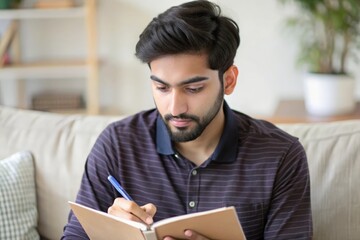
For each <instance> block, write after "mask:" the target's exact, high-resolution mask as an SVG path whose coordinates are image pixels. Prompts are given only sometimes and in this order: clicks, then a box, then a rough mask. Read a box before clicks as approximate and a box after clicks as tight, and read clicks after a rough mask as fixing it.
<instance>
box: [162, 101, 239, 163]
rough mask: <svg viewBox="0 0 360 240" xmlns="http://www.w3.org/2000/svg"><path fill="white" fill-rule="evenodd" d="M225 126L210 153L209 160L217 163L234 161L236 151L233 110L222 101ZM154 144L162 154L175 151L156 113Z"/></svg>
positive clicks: (236, 136) (236, 137)
mask: <svg viewBox="0 0 360 240" xmlns="http://www.w3.org/2000/svg"><path fill="white" fill-rule="evenodd" d="M224 114H225V126H224V131H223V133H222V135H221V138H220V141H219V144H218V145H217V147H216V149H215V151H214V153H213V154H212V155H211V157H210V159H211V161H215V162H219V163H231V162H233V161H235V158H236V151H237V145H238V135H237V133H238V131H237V127H236V121H235V115H234V112H233V111H232V110H231V109H230V107H229V106H228V104H227V103H226V102H225V101H224ZM156 126H157V127H156V145H157V152H158V153H159V154H163V155H173V154H175V151H174V149H173V147H172V142H171V139H170V136H169V133H168V130H167V128H166V125H165V123H164V121H163V119H162V118H161V116H160V115H158V117H157V120H156Z"/></svg>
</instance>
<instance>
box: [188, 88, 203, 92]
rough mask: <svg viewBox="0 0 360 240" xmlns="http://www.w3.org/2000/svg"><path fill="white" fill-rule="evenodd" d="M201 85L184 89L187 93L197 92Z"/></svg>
mask: <svg viewBox="0 0 360 240" xmlns="http://www.w3.org/2000/svg"><path fill="white" fill-rule="evenodd" d="M202 89H203V88H202V87H197V88H190V87H189V88H186V91H188V92H189V93H198V92H200V91H201V90H202Z"/></svg>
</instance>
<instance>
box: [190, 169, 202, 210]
mask: <svg viewBox="0 0 360 240" xmlns="http://www.w3.org/2000/svg"><path fill="white" fill-rule="evenodd" d="M188 184H189V185H188V189H189V192H188V203H187V207H188V212H189V213H190V212H195V211H196V208H197V205H198V198H199V196H198V192H199V186H200V179H199V170H198V169H192V170H191V171H190V173H189V182H188Z"/></svg>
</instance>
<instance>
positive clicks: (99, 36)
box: [0, 0, 360, 116]
mask: <svg viewBox="0 0 360 240" xmlns="http://www.w3.org/2000/svg"><path fill="white" fill-rule="evenodd" d="M1 1H3V0H1ZM183 2H186V1H181V0H171V1H169V0H156V1H143V0H99V1H97V3H96V14H95V15H94V16H96V17H95V26H93V27H94V29H96V31H95V32H96V34H94V36H96V41H95V45H96V52H97V54H96V55H97V56H96V57H97V59H98V62H99V65H98V80H99V88H98V93H99V98H98V102H99V107H100V113H102V112H103V113H106V114H108V113H110V114H133V113H135V112H138V111H140V110H144V109H148V108H153V107H154V104H153V100H152V96H151V89H150V79H149V69H148V67H147V66H146V65H144V64H142V63H141V62H140V61H139V60H137V59H136V58H135V56H134V49H135V44H136V42H137V40H138V37H139V34H140V33H141V32H142V30H143V29H144V28H145V27H146V25H147V24H148V23H149V21H151V19H152V18H153V17H155V16H156V15H157V14H159V13H161V12H162V11H164V10H166V9H167V8H169V7H170V6H172V5H177V4H180V3H183ZM214 2H216V3H218V4H219V5H220V6H221V8H222V11H223V13H224V14H225V15H227V16H229V17H231V18H233V19H234V20H235V21H236V22H237V23H238V25H239V27H240V37H241V44H240V47H239V49H238V52H237V57H236V59H235V64H236V65H237V66H238V68H239V76H238V83H237V87H236V90H235V92H234V93H233V94H232V95H230V96H227V97H226V99H227V101H228V103H229V104H230V106H231V107H232V108H234V109H236V110H239V111H241V112H244V113H246V114H249V115H254V116H271V115H273V113H274V111H275V109H276V107H277V105H278V103H279V102H280V101H281V100H284V99H302V98H303V81H302V78H303V75H304V72H305V69H303V68H300V67H298V66H297V65H296V57H297V53H298V50H299V48H298V42H297V41H295V39H294V37H293V36H292V33H291V32H290V31H289V30H288V29H287V28H286V27H285V22H286V19H287V18H288V17H289V16H292V15H294V14H296V13H297V11H298V10H297V9H296V8H294V7H292V6H291V5H285V6H284V5H283V4H281V3H279V1H276V0H252V1H248V0H221V1H214ZM75 3H76V4H78V5H81V4H82V3H81V2H75ZM34 4H36V1H27V0H24V1H23V6H25V7H32V6H33V5H34ZM1 16H2V17H1ZM8 18H9V17H6V15H5V14H3V15H1V12H0V29H2V30H0V32H1V31H2V32H3V35H4V32H5V30H4V29H6V27H7V26H8V25H9V19H8ZM84 25H86V24H84V19H83V18H81V17H70V18H67V17H60V18H53V19H52V18H51V19H44V18H36V17H29V18H24V19H21V20H20V23H19V32H20V37H19V39H20V47H21V58H22V61H24V62H31V61H38V60H40V59H46V60H47V61H52V60H54V59H60V58H61V59H81V58H83V57H84V56H86V55H87V51H88V45H87V43H88V40H89V39H87V38H88V37H89V35H87V29H88V28H86V27H89V26H84ZM348 68H349V70H350V71H351V72H352V73H353V75H354V76H355V78H357V79H359V78H360V68H359V65H358V64H357V63H356V62H355V61H351V62H350V63H349V67H348ZM51 74H52V73H49V76H46V74H45V77H44V76H43V77H41V78H37V77H30V76H29V79H27V80H26V81H25V84H23V85H24V86H25V87H24V86H23V88H24V89H23V91H22V93H21V94H22V95H23V96H20V97H22V98H23V101H24V106H25V107H28V108H31V103H32V101H33V100H34V99H33V97H34V96H37V95H38V94H40V93H44V92H46V91H48V92H50V93H51V92H56V91H59V90H62V91H65V92H69V93H80V94H81V95H86V84H84V79H82V78H81V77H77V76H75V77H73V78H69V77H66V79H65V77H64V78H62V77H61V76H59V77H54V76H50V75H51ZM15 78H17V77H16V74H9V73H6V74H1V69H0V89H1V90H0V104H2V105H7V106H18V104H19V102H18V101H19V96H18V95H17V94H16V93H17V92H18V91H17V90H16V89H17V88H18V87H19V86H18V84H19V81H13V80H14V79H15ZM22 78H23V77H22ZM355 92H356V97H357V98H358V97H359V96H360V86H359V84H357V85H356V90H355Z"/></svg>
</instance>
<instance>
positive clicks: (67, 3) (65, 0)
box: [34, 0, 75, 8]
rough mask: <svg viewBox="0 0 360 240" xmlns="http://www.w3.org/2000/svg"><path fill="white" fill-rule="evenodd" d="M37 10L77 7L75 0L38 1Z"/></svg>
mask: <svg viewBox="0 0 360 240" xmlns="http://www.w3.org/2000/svg"><path fill="white" fill-rule="evenodd" d="M34 7H35V8H70V7H75V2H74V0H37V1H36V3H35V5H34Z"/></svg>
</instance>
